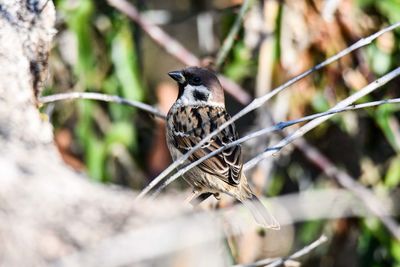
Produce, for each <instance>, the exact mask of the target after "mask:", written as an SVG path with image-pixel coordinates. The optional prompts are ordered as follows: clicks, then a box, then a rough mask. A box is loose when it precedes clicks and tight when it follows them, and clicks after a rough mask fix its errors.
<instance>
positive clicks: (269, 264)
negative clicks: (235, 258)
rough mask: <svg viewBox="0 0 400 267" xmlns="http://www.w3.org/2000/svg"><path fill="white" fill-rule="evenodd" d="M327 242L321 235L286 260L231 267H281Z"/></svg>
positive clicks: (271, 260) (265, 260) (268, 260)
mask: <svg viewBox="0 0 400 267" xmlns="http://www.w3.org/2000/svg"><path fill="white" fill-rule="evenodd" d="M327 240H328V238H327V237H326V236H325V235H322V236H321V237H320V238H318V239H317V240H315V241H314V242H312V243H311V244H309V245H308V246H306V247H304V248H302V249H300V250H299V251H297V252H295V253H293V254H292V255H290V256H289V257H287V258H277V259H263V260H260V261H257V262H254V263H250V264H238V265H234V266H232V267H261V266H265V267H277V266H281V265H284V264H285V262H287V261H292V260H295V259H298V258H300V257H302V256H304V255H306V254H308V253H310V252H311V251H312V250H314V249H316V248H317V247H319V246H320V245H322V244H323V243H325V242H326V241H327Z"/></svg>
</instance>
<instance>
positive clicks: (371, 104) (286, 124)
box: [152, 98, 400, 196]
mask: <svg viewBox="0 0 400 267" xmlns="http://www.w3.org/2000/svg"><path fill="white" fill-rule="evenodd" d="M397 103H400V98H394V99H385V100H380V101H373V102H368V103H363V104H358V105H352V106H350V107H344V108H338V109H331V110H328V111H325V112H321V113H317V114H313V115H309V116H305V117H302V118H300V119H296V120H290V121H285V122H280V123H277V124H275V125H273V126H271V127H267V128H264V129H261V130H258V131H255V132H252V133H250V134H248V135H246V136H244V137H242V138H239V139H238V140H236V141H234V142H231V143H229V144H227V145H225V146H223V147H220V148H219V149H217V150H214V151H213V152H211V153H208V154H207V155H205V156H204V157H201V158H200V159H198V160H196V161H194V162H192V163H190V164H189V165H187V166H185V167H184V168H181V169H180V170H179V171H178V172H176V173H175V174H174V175H172V176H171V177H169V178H168V179H167V180H166V181H165V182H164V183H163V184H162V185H160V186H159V187H158V188H157V190H156V191H155V192H154V193H153V194H152V195H153V196H156V195H157V194H158V193H160V191H161V190H162V189H163V188H165V187H166V186H167V185H169V184H170V183H172V182H173V181H175V180H176V179H177V178H179V177H180V176H182V175H183V174H185V173H186V172H188V171H189V170H190V169H192V168H194V167H196V166H197V165H199V164H200V163H202V162H203V161H205V160H207V159H209V158H211V157H214V156H215V155H217V154H219V153H221V152H222V151H224V150H226V149H228V148H230V147H233V146H236V145H239V144H241V143H243V142H246V141H248V140H250V139H253V138H256V137H259V136H262V135H266V134H269V133H272V132H276V131H281V130H283V129H285V128H287V127H289V126H293V125H295V124H298V123H302V122H306V121H310V120H314V119H317V118H321V117H324V116H329V115H333V114H337V113H341V112H346V111H351V110H357V109H363V108H367V107H374V106H379V105H383V104H397Z"/></svg>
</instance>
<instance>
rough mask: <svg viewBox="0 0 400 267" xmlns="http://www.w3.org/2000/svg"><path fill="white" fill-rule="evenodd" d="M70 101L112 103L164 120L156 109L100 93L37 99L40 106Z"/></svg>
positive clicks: (56, 95)
mask: <svg viewBox="0 0 400 267" xmlns="http://www.w3.org/2000/svg"><path fill="white" fill-rule="evenodd" d="M72 99H91V100H99V101H104V102H112V103H118V104H123V105H127V106H130V107H135V108H138V109H141V110H144V111H146V112H148V113H150V114H152V115H154V116H156V117H159V118H161V119H165V118H166V116H165V115H164V114H162V113H161V112H160V111H159V110H158V109H156V108H154V107H152V106H150V105H147V104H145V103H142V102H139V101H135V100H129V99H126V98H122V97H119V96H117V95H106V94H100V93H92V92H71V93H63V94H54V95H49V96H42V97H39V102H40V103H42V104H48V103H52V102H56V101H63V100H72Z"/></svg>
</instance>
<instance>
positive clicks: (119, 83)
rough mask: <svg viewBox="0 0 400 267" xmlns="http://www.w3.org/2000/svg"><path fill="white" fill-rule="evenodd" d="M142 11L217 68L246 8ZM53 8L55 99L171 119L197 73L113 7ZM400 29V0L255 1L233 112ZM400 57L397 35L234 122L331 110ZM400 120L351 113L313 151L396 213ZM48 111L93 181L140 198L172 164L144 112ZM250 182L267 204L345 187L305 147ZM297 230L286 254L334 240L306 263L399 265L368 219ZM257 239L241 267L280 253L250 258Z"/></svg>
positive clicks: (229, 69) (88, 2) (72, 159)
mask: <svg viewBox="0 0 400 267" xmlns="http://www.w3.org/2000/svg"><path fill="white" fill-rule="evenodd" d="M130 3H132V4H133V5H134V6H135V7H136V8H138V9H139V10H140V12H141V15H142V16H143V17H144V18H145V19H147V20H148V21H150V22H151V23H153V24H156V25H158V26H160V27H161V28H162V29H163V30H165V31H166V32H167V33H168V34H170V35H171V36H172V37H173V38H175V39H176V40H178V41H179V42H180V43H181V44H182V45H183V46H185V47H186V48H187V49H188V50H189V51H191V52H192V53H193V54H194V55H196V56H197V57H199V58H200V59H202V60H203V59H204V61H212V60H213V59H214V58H215V56H216V55H217V53H218V51H219V48H220V47H221V44H222V42H223V40H224V39H225V37H226V36H227V34H228V32H229V30H230V29H231V27H232V25H233V23H234V21H235V18H236V16H237V14H238V12H239V9H240V6H241V4H242V1H241V0H216V1H193V0H176V1H172V0H171V1H155V0H147V1H144V0H142V1H140V0H138V1H131V2H130ZM55 4H56V10H57V12H58V14H57V31H58V33H57V35H56V38H55V42H54V47H53V49H52V52H51V55H50V60H49V64H50V78H49V79H48V83H47V87H46V89H45V91H44V93H43V95H51V94H56V93H64V92H71V91H79V92H86V91H87V92H99V93H105V94H112V95H119V96H121V97H124V98H127V99H132V100H137V101H142V102H145V103H148V104H151V105H154V106H156V107H158V108H159V109H160V110H161V111H162V112H163V113H166V112H167V111H168V109H169V107H170V106H171V105H172V103H173V102H174V101H175V99H176V95H177V88H176V85H175V84H174V82H173V81H172V80H170V79H169V77H168V76H167V75H166V73H167V72H169V71H171V70H176V69H180V68H183V67H185V64H183V63H181V62H180V61H179V60H178V59H176V58H175V57H173V56H172V55H170V54H169V53H167V52H166V51H165V50H164V49H163V48H162V47H160V46H159V45H157V44H156V43H155V42H154V41H153V40H152V39H151V38H150V37H149V36H148V34H147V33H146V32H145V31H143V30H142V28H141V27H140V26H138V25H137V24H135V23H134V22H132V21H131V20H130V19H129V18H127V17H126V16H125V15H124V14H122V13H121V12H120V11H118V10H116V9H115V8H113V7H111V6H110V5H109V4H108V3H107V2H106V1H103V0H100V1H93V0H85V1H78V0H57V1H55ZM397 21H400V1H398V0H385V1H379V0H307V1H306V0H304V1H293V0H286V1H284V0H282V1H278V0H264V1H250V8H249V11H248V12H247V13H246V15H245V17H244V21H243V24H242V26H241V28H240V31H239V34H238V35H237V37H236V38H235V39H234V44H233V47H232V49H231V50H230V51H229V54H228V56H227V58H226V60H225V61H224V62H223V64H222V66H221V68H220V70H219V72H220V73H221V74H223V75H225V76H226V77H228V78H230V79H231V80H233V81H235V82H236V83H237V84H239V85H241V86H242V88H244V90H245V92H244V93H245V94H247V95H248V98H240V97H238V96H237V95H235V93H233V94H227V93H226V105H227V109H228V111H229V112H230V114H232V115H233V114H235V113H236V112H238V111H239V110H240V109H242V108H243V107H244V106H245V105H246V104H248V103H249V102H250V101H251V99H252V98H254V97H258V96H261V95H264V94H266V93H268V92H269V91H270V90H272V89H273V88H275V87H276V86H278V85H280V84H282V83H284V82H285V81H287V80H289V79H290V78H292V77H294V76H295V75H297V74H299V73H301V72H303V71H305V70H307V69H309V68H311V67H313V66H314V65H316V64H318V63H320V62H321V61H323V60H324V59H326V58H328V57H329V56H332V55H334V54H335V53H337V52H339V51H341V50H343V49H345V48H346V47H348V46H349V45H351V44H352V43H354V42H355V41H357V40H359V39H360V38H362V37H366V36H368V35H370V34H372V33H374V32H376V31H378V30H379V29H381V28H383V27H385V26H388V25H390V24H392V23H395V22H397ZM166 45H167V46H168V43H166ZM399 60H400V30H395V31H392V32H388V33H386V34H384V35H382V36H381V37H379V38H378V39H377V40H376V41H374V42H373V43H372V44H370V45H369V46H367V47H365V48H363V49H360V50H357V51H355V52H354V53H352V54H350V55H349V56H346V57H343V58H342V59H340V60H338V61H336V62H334V63H332V64H330V65H329V66H327V67H326V68H324V69H322V70H321V71H318V72H315V73H313V74H312V75H310V76H309V77H307V78H305V79H303V80H301V81H299V82H297V83H296V84H295V85H294V86H292V87H291V88H288V89H286V90H285V91H284V92H282V93H280V94H279V95H278V96H277V97H275V98H273V99H272V101H269V102H268V103H266V104H265V105H264V106H262V107H261V108H259V109H257V110H256V111H254V112H252V113H250V114H248V115H247V116H245V117H244V118H242V119H240V120H239V121H238V122H237V123H236V125H237V128H238V130H239V135H240V136H244V135H246V134H247V133H249V132H251V131H254V130H257V129H260V128H263V127H267V126H270V125H273V124H274V122H279V121H283V120H289V119H295V118H300V117H303V116H305V115H309V114H313V113H317V112H322V111H326V110H328V109H329V108H330V107H332V106H334V105H335V104H336V103H337V102H339V101H340V100H342V99H344V98H346V97H348V96H349V95H351V94H353V93H354V92H356V91H357V90H359V89H361V88H362V87H364V86H365V85H367V84H369V83H370V82H372V81H374V80H375V79H376V78H379V77H380V76H382V75H384V74H385V73H387V72H388V71H390V70H392V69H393V68H395V67H396V66H398V62H399ZM395 97H400V91H399V81H398V80H395V81H393V82H391V83H389V84H388V85H387V86H385V87H383V88H381V89H379V90H377V91H376V92H374V93H373V94H370V95H368V96H367V97H364V98H363V99H362V101H360V102H366V101H373V100H380V99H384V98H395ZM399 110H400V107H399V106H398V105H383V106H380V107H378V108H374V109H367V110H361V111H357V112H347V113H344V114H340V115H337V116H335V117H334V118H332V119H330V120H329V121H328V122H326V123H324V124H322V125H321V126H319V127H318V128H316V129H315V130H313V131H312V132H310V133H309V134H307V135H306V136H305V141H306V142H307V144H308V145H309V146H311V147H313V148H316V149H318V150H319V151H320V153H321V154H322V155H324V156H325V157H326V158H327V159H329V161H330V162H331V163H332V164H333V165H334V166H336V167H338V168H340V169H341V170H343V171H345V172H347V174H349V176H350V177H352V178H353V179H355V180H356V181H358V182H359V183H360V184H362V185H363V186H365V187H366V188H368V189H370V190H371V191H372V192H374V193H375V194H376V195H379V196H386V197H388V198H392V199H393V198H396V197H397V202H394V203H398V201H400V200H399V198H398V196H399V194H400V190H399V184H400V121H399V118H400V112H399ZM43 111H44V112H46V113H47V114H48V115H49V116H50V119H51V121H52V123H53V125H54V128H55V129H54V130H55V140H56V143H57V145H58V148H59V150H60V152H61V154H62V157H63V159H64V160H65V162H66V163H67V164H68V165H70V166H71V167H72V168H73V169H75V170H77V171H81V172H86V173H87V174H88V176H89V177H90V178H91V179H93V180H95V181H98V182H100V183H116V184H119V185H122V186H126V187H129V188H132V189H133V190H141V189H143V188H144V186H145V185H147V184H148V183H149V182H150V181H151V180H152V179H153V178H154V177H156V176H157V175H158V174H159V173H160V172H161V171H162V170H164V169H165V168H166V167H167V166H168V165H169V164H170V163H171V158H170V156H169V153H168V150H167V148H166V145H165V133H164V132H165V129H164V128H165V125H164V123H163V121H162V120H160V119H156V118H154V117H153V116H151V115H149V114H147V113H145V112H143V111H140V110H137V109H134V108H132V107H127V106H123V105H120V104H114V103H102V102H96V101H91V100H74V101H66V102H59V103H54V104H50V105H46V106H45V107H43ZM292 131H293V129H289V130H286V131H285V132H292ZM281 138H282V135H280V134H278V135H273V136H267V137H261V138H258V139H254V140H251V141H249V142H247V143H245V144H243V146H244V149H243V151H244V159H245V161H247V160H249V159H251V158H252V157H254V156H256V155H257V154H259V153H260V152H262V151H263V150H264V149H265V148H267V147H268V146H269V145H273V144H275V143H276V142H277V141H278V140H280V139H281ZM248 176H249V177H250V179H251V181H252V183H253V185H254V188H255V191H256V192H257V193H259V194H260V195H264V196H268V197H273V196H281V195H286V194H296V193H299V192H304V191H308V190H316V189H337V188H340V187H341V186H340V184H339V183H338V182H337V181H335V180H334V179H332V177H329V176H327V175H326V174H324V172H323V171H322V170H321V166H320V165H318V163H317V162H315V161H312V160H310V159H309V158H307V157H306V156H305V154H304V147H303V148H301V147H299V146H288V147H287V148H286V149H284V150H283V151H282V152H280V153H278V154H276V155H275V156H274V157H273V158H271V159H269V160H265V161H262V162H261V163H260V164H258V165H257V166H256V167H255V168H253V169H252V170H250V171H249V175H248ZM175 190H185V191H186V193H187V194H189V193H190V190H189V189H188V188H187V186H186V185H185V184H184V183H183V182H182V181H180V180H178V181H176V182H174V183H173V184H171V185H170V186H169V187H168V188H167V189H166V191H167V192H168V191H175ZM397 208H398V205H397ZM397 211H398V210H397ZM397 222H399V217H398V216H397ZM289 232H290V234H287V237H285V239H287V240H286V241H287V242H285V244H286V245H285V249H284V251H286V252H282V253H288V251H290V250H292V249H294V248H298V247H302V246H304V245H307V244H309V243H310V242H311V241H313V240H315V239H317V238H318V237H319V236H320V235H321V234H322V233H329V234H330V240H329V241H328V245H325V246H324V247H322V248H320V249H318V250H317V251H316V252H314V253H312V254H311V255H309V256H308V257H307V258H306V259H304V260H301V262H302V263H303V266H400V242H399V241H398V240H397V241H396V239H395V238H394V237H393V236H392V234H391V233H390V232H389V231H388V230H387V229H386V228H385V227H384V226H383V225H382V223H381V222H380V221H379V220H377V219H376V218H373V217H370V216H368V217H365V218H355V217H350V218H341V219H337V220H326V219H313V220H311V219H310V220H307V221H304V222H301V223H296V224H295V225H294V226H293V228H291V230H290V231H289ZM264 235H265V233H264V232H258V233H257V234H256V236H257V237H254V238H258V239H260V238H261V239H262V238H263V236H264ZM249 240H250V241H249ZM246 242H250V244H254V240H253V239H251V238H250V237H249V239H246V238H238V239H237V240H227V244H228V245H229V246H230V248H231V251H232V254H231V257H232V259H231V261H232V262H251V261H254V260H256V259H260V258H265V257H268V256H271V255H272V256H275V255H274V253H271V250H272V251H274V248H273V245H271V244H268V247H269V248H270V249H269V250H268V249H264V250H263V249H261V247H260V248H259V249H258V250H257V251H256V252H254V251H250V252H246V251H245V250H246V249H247V250H249V249H250V248H249V245H246V244H249V243H246ZM257 244H258V243H257ZM271 246H272V249H271ZM250 247H251V246H250ZM232 248H235V249H232ZM253 250H254V247H253Z"/></svg>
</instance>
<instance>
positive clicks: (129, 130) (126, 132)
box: [105, 122, 134, 147]
mask: <svg viewBox="0 0 400 267" xmlns="http://www.w3.org/2000/svg"><path fill="white" fill-rule="evenodd" d="M105 139H106V144H107V146H109V145H112V144H114V143H119V144H123V145H124V146H128V147H129V146H131V145H132V143H133V140H134V132H133V127H132V125H131V124H130V123H127V122H116V123H114V124H113V126H112V127H111V128H110V131H109V132H107V134H106V138H105Z"/></svg>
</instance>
